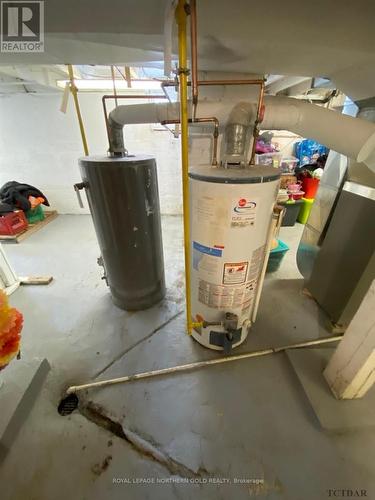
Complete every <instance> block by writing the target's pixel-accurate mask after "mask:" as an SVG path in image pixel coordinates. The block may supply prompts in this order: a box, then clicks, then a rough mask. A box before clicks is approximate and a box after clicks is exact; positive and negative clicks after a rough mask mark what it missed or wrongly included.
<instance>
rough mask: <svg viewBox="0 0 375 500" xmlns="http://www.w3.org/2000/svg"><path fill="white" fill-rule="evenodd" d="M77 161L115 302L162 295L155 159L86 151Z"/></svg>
mask: <svg viewBox="0 0 375 500" xmlns="http://www.w3.org/2000/svg"><path fill="white" fill-rule="evenodd" d="M79 165H80V169H81V175H82V180H83V182H82V183H81V185H80V186H81V187H82V188H85V190H86V194H87V198H88V201H89V205H90V211H91V215H92V218H93V222H94V226H95V231H96V235H97V238H98V242H99V246H100V250H101V262H102V265H103V267H104V271H105V278H106V281H107V284H108V285H109V288H110V290H111V295H112V300H113V302H114V304H115V305H116V306H118V307H120V308H122V309H126V310H139V309H146V308H147V307H151V306H152V305H154V304H156V303H157V302H159V301H160V300H162V299H163V297H164V295H165V280H164V260H163V246H162V234H161V222H160V207H159V193H158V181H157V169H156V162H155V159H154V158H152V157H151V156H146V155H137V156H135V155H132V156H130V155H129V156H123V157H111V156H86V157H84V158H81V159H80V160H79Z"/></svg>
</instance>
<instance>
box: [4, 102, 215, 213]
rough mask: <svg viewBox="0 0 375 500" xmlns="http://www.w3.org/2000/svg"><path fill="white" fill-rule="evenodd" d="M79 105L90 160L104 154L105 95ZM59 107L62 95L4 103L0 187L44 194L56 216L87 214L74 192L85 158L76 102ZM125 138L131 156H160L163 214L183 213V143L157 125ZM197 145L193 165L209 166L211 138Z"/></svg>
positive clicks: (129, 129)
mask: <svg viewBox="0 0 375 500" xmlns="http://www.w3.org/2000/svg"><path fill="white" fill-rule="evenodd" d="M79 100H80V104H81V110H82V116H83V120H84V123H85V128H86V133H87V140H88V145H89V151H90V154H105V152H106V150H107V148H108V145H107V139H106V131H105V124H104V117H103V112H102V106H101V94H96V93H95V94H83V93H82V94H80V95H79ZM130 102H131V103H136V102H137V101H135V100H134V101H130ZM143 102H144V101H143ZM60 104H61V95H60V94H54V95H37V94H15V95H12V96H9V95H8V96H2V97H1V98H0V184H1V185H2V184H4V183H5V182H7V181H9V180H16V181H19V182H26V183H29V184H32V185H35V186H36V187H38V188H40V189H41V190H42V191H43V192H44V193H45V194H46V196H47V197H48V199H49V201H50V203H51V206H52V208H53V209H56V210H58V212H60V213H70V214H77V213H88V208H87V207H86V208H85V209H84V210H82V209H80V208H79V206H78V203H77V200H76V197H75V193H74V191H73V187H72V186H73V184H74V183H75V182H79V181H80V180H81V179H80V174H79V168H78V164H77V159H78V158H79V157H80V156H82V155H83V151H82V143H81V136H80V132H79V128H78V123H77V118H76V115H75V112H74V108H73V102H72V100H71V99H70V101H69V106H68V112H67V114H63V113H61V112H60V111H59V108H60ZM110 109H111V108H110ZM125 137H126V146H127V148H128V150H129V151H130V152H132V153H145V154H152V155H155V156H156V160H157V165H158V176H159V191H160V204H161V211H162V213H164V214H180V213H182V195H181V175H180V172H181V167H180V141H179V140H178V139H175V138H174V137H173V135H172V134H171V133H170V132H168V131H165V130H162V129H161V127H160V126H157V127H156V126H154V125H136V126H131V127H129V126H128V127H125ZM193 141H194V155H192V156H191V162H192V163H194V162H195V163H197V162H198V163H200V164H201V163H207V162H208V161H209V158H210V152H211V147H210V141H211V138H210V136H208V135H207V137H205V138H199V139H196V140H194V139H193ZM85 201H86V200H85ZM85 205H87V203H85Z"/></svg>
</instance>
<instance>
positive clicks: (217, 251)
mask: <svg viewBox="0 0 375 500" xmlns="http://www.w3.org/2000/svg"><path fill="white" fill-rule="evenodd" d="M193 248H194V250H198V252H201V253H206V254H207V255H212V256H213V257H221V256H222V255H223V250H222V249H221V248H213V247H206V246H205V245H201V244H200V243H197V242H196V241H193Z"/></svg>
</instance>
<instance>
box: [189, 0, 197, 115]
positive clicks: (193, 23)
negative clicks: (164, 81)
mask: <svg viewBox="0 0 375 500" xmlns="http://www.w3.org/2000/svg"><path fill="white" fill-rule="evenodd" d="M189 5H190V40H191V56H190V57H191V91H192V92H191V93H192V101H193V115H192V118H193V121H195V117H196V114H197V105H198V62H197V61H198V53H197V43H198V42H197V5H196V0H190V4H189Z"/></svg>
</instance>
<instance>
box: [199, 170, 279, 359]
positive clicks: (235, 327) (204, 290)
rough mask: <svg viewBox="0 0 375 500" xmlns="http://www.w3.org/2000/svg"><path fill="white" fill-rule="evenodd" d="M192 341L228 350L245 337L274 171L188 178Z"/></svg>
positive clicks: (275, 186)
mask: <svg viewBox="0 0 375 500" xmlns="http://www.w3.org/2000/svg"><path fill="white" fill-rule="evenodd" d="M189 176H190V196H191V203H190V206H191V242H192V243H191V244H192V259H191V261H192V269H191V294H192V315H193V318H192V320H193V321H194V322H202V321H203V322H204V323H203V324H204V326H203V327H199V328H197V329H195V330H194V331H193V333H192V335H193V337H194V338H195V339H196V340H197V341H198V342H200V343H201V344H203V345H204V346H206V347H210V348H211V349H216V350H224V351H225V352H228V351H230V350H231V348H232V347H236V346H237V345H239V344H241V343H242V342H243V341H244V340H245V338H246V336H247V333H248V328H249V326H250V317H251V313H252V310H253V304H254V298H255V295H256V292H257V284H258V278H259V275H260V272H261V269H262V265H263V262H264V257H265V250H266V243H267V236H268V232H269V227H270V223H271V219H272V212H273V207H274V204H275V200H276V196H277V191H278V187H279V177H280V173H279V171H278V170H276V169H275V168H273V167H266V166H254V167H249V168H212V167H199V168H195V169H192V170H191V172H190V174H189Z"/></svg>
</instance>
